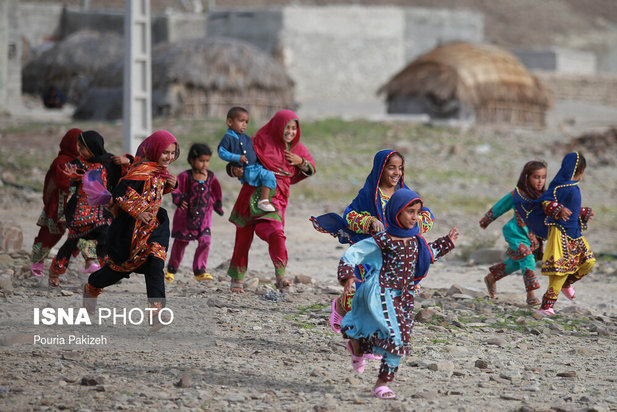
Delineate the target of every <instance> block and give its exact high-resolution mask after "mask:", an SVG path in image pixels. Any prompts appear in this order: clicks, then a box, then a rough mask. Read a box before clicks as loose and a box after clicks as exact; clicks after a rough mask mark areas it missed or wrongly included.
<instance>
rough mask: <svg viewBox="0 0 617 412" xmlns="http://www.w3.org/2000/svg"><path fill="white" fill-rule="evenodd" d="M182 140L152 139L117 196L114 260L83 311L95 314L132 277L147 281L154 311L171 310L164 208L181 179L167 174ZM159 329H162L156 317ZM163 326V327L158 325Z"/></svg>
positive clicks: (91, 288)
mask: <svg viewBox="0 0 617 412" xmlns="http://www.w3.org/2000/svg"><path fill="white" fill-rule="evenodd" d="M178 154H179V146H178V142H177V141H176V138H175V137H174V136H173V135H172V134H171V133H169V132H168V131H165V130H159V131H157V132H154V133H153V134H152V135H150V136H149V137H148V138H147V139H146V140H144V141H143V143H142V144H141V145H140V146H139V148H138V150H137V155H136V157H135V161H134V163H133V165H132V167H131V168H130V169H129V171H128V173H127V174H126V176H124V177H123V178H122V179H121V180H120V182H119V183H118V185H117V186H116V188H115V189H114V190H113V192H112V199H113V203H114V206H113V207H112V209H114V211H115V212H116V214H117V215H116V216H115V217H114V220H113V222H112V224H111V227H110V228H109V239H110V247H109V258H108V259H107V263H106V264H105V266H103V267H102V268H101V269H100V270H98V271H96V272H94V273H93V274H92V275H90V277H89V278H88V282H87V283H86V284H85V285H84V290H83V298H84V299H83V305H84V307H85V308H87V309H88V312H90V313H94V311H95V309H96V300H97V296H98V295H99V294H101V292H102V291H103V288H105V287H107V286H110V285H113V284H115V283H117V282H118V281H120V280H121V279H122V278H128V277H129V276H130V275H131V273H132V272H136V273H142V274H144V275H145V280H146V293H147V295H148V305H149V306H150V307H152V308H155V309H156V313H155V314H154V315H157V314H158V312H159V311H160V310H161V309H162V308H163V307H164V306H165V281H164V280H163V278H164V274H163V270H164V268H165V258H166V254H167V247H168V245H169V218H168V217H167V211H166V210H165V209H164V208H162V207H160V206H161V201H162V198H163V195H164V194H166V193H169V192H171V191H172V190H173V189H174V188H175V187H176V177H175V176H173V175H172V174H170V173H169V172H168V171H167V167H168V166H169V164H170V163H171V162H173V161H174V160H176V159H177V157H178ZM153 319H154V323H153V325H152V326H153V329H158V328H159V327H160V326H162V324H161V323H160V322H158V316H153ZM157 322H158V323H157Z"/></svg>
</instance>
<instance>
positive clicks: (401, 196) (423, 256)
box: [385, 188, 435, 284]
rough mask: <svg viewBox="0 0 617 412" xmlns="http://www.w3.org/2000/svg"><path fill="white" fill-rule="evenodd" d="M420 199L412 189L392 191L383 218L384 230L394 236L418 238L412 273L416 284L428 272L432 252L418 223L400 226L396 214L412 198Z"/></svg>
mask: <svg viewBox="0 0 617 412" xmlns="http://www.w3.org/2000/svg"><path fill="white" fill-rule="evenodd" d="M416 199H418V200H420V202H422V199H420V196H419V195H418V194H417V193H416V192H414V191H413V190H410V189H407V188H404V189H400V190H397V191H396V192H394V194H393V195H392V197H391V198H390V201H389V202H388V204H387V205H386V210H385V219H386V223H387V224H388V226H387V227H386V232H387V233H388V234H389V235H392V236H396V237H414V236H415V237H416V238H417V240H418V261H417V262H416V271H415V275H414V284H417V283H418V282H420V280H422V278H424V277H425V276H426V274H427V273H428V269H429V266H430V265H431V263H433V261H434V260H435V259H434V258H433V254H432V252H431V251H430V249H429V247H428V244H427V243H426V240H425V239H424V237H422V236H421V235H420V234H419V233H420V227H419V225H418V223H417V222H416V224H415V225H414V226H413V227H412V228H411V229H406V228H404V227H402V226H401V225H400V223H399V220H398V215H399V214H400V213H401V211H402V210H403V209H405V208H406V207H407V206H409V205H410V204H411V203H412V202H413V201H414V200H416ZM421 204H422V203H421Z"/></svg>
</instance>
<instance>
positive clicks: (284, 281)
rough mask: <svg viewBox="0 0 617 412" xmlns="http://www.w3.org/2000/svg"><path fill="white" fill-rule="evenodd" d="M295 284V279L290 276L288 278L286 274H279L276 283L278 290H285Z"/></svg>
mask: <svg viewBox="0 0 617 412" xmlns="http://www.w3.org/2000/svg"><path fill="white" fill-rule="evenodd" d="M293 284H294V282H293V280H291V279H289V278H286V277H285V276H277V277H276V283H275V285H276V288H277V289H278V290H283V289H285V288H288V287H290V286H291V285H293Z"/></svg>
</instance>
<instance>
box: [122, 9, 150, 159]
mask: <svg viewBox="0 0 617 412" xmlns="http://www.w3.org/2000/svg"><path fill="white" fill-rule="evenodd" d="M151 36H152V32H151V29H150V0H125V15H124V99H123V103H124V105H123V114H124V151H125V153H132V154H134V153H135V151H136V150H137V146H138V145H139V143H140V142H141V140H143V138H145V137H146V136H148V135H149V134H150V133H151V130H152V67H151V50H152V39H151Z"/></svg>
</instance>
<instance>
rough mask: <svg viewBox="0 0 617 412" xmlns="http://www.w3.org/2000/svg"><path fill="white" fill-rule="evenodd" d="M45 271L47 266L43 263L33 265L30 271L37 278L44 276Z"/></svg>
mask: <svg viewBox="0 0 617 412" xmlns="http://www.w3.org/2000/svg"><path fill="white" fill-rule="evenodd" d="M44 269H45V265H44V263H43V262H37V263H31V264H30V271H31V272H32V274H33V275H34V276H36V277H41V276H43V270H44Z"/></svg>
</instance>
